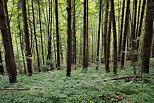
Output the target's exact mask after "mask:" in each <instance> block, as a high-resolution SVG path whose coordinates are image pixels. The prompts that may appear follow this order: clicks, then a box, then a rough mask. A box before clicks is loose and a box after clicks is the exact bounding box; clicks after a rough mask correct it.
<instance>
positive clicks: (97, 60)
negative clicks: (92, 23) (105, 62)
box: [96, 0, 102, 70]
mask: <svg viewBox="0 0 154 103" xmlns="http://www.w3.org/2000/svg"><path fill="white" fill-rule="evenodd" d="M99 5H100V7H99V25H98V42H97V57H96V62H97V66H96V70H97V69H98V67H99V66H98V64H99V44H100V28H101V27H100V26H101V11H102V0H100V4H99Z"/></svg>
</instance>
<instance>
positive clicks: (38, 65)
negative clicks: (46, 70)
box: [31, 0, 41, 72]
mask: <svg viewBox="0 0 154 103" xmlns="http://www.w3.org/2000/svg"><path fill="white" fill-rule="evenodd" d="M33 2H34V0H31V3H32V13H33V27H34V38H35V47H36V55H37V67H38V71H39V72H41V69H40V58H39V51H38V45H37V38H36V26H35V12H34V6H33Z"/></svg>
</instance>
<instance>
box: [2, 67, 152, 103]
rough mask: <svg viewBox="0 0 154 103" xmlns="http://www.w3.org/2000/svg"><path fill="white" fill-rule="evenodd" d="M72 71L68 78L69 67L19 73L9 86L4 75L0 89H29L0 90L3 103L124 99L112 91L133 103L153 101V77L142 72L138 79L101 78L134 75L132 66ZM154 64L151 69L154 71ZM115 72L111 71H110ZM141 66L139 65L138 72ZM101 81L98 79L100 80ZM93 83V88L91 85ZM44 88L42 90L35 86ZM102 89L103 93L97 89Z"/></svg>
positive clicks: (82, 102)
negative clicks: (116, 71) (29, 74)
mask: <svg viewBox="0 0 154 103" xmlns="http://www.w3.org/2000/svg"><path fill="white" fill-rule="evenodd" d="M95 69H96V67H89V68H88V69H87V70H86V71H85V70H83V69H82V68H78V69H77V70H72V72H71V77H66V70H56V71H54V72H49V73H42V74H33V75H32V76H26V75H24V76H23V75H18V77H17V78H18V83H16V84H14V85H9V80H8V76H1V77H2V78H1V80H0V88H30V90H20V91H18V90H11V91H9V90H3V91H0V103H1V102H2V103H19V102H20V103H23V102H24V103H28V102H29V103H32V102H33V103H35V102H38V103H39V102H40V103H111V102H119V103H120V102H123V101H119V100H117V99H115V98H114V97H113V96H112V95H111V94H110V93H113V94H115V95H117V96H120V97H123V98H125V99H126V100H127V101H129V102H131V103H147V102H150V103H152V102H153V101H154V92H153V91H154V80H153V78H152V76H150V75H147V74H143V75H142V78H139V79H132V80H131V79H130V80H128V79H123V80H109V81H107V82H102V81H101V82H100V81H99V80H102V79H109V78H114V77H123V76H129V75H133V68H132V67H130V66H126V67H125V68H124V69H118V73H117V75H114V74H113V72H110V73H106V72H105V70H104V66H100V67H99V69H98V70H95ZM153 69H154V66H151V67H150V72H151V73H154V70H153ZM111 71H112V70H111ZM139 71H140V68H137V73H139ZM98 81H99V82H98ZM89 85H93V86H94V87H90V86H89ZM38 87H42V88H41V89H36V88H38ZM95 87H96V88H101V89H103V91H104V92H101V91H99V90H97V89H96V88H95Z"/></svg>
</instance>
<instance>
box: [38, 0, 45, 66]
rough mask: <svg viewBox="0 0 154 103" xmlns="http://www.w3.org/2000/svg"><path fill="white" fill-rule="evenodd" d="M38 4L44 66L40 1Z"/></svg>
mask: <svg viewBox="0 0 154 103" xmlns="http://www.w3.org/2000/svg"><path fill="white" fill-rule="evenodd" d="M37 2H38V9H39V24H40V34H41V50H42V59H43V65H44V50H43V35H42V21H41V10H40V0H37Z"/></svg>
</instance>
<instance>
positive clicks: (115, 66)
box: [111, 0, 117, 74]
mask: <svg viewBox="0 0 154 103" xmlns="http://www.w3.org/2000/svg"><path fill="white" fill-rule="evenodd" d="M111 12H112V13H111V18H112V24H113V47H114V53H113V57H114V66H113V72H114V74H116V73H117V33H116V21H115V12H114V0H111Z"/></svg>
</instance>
